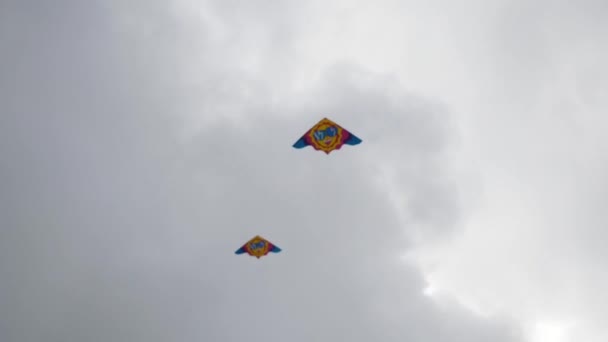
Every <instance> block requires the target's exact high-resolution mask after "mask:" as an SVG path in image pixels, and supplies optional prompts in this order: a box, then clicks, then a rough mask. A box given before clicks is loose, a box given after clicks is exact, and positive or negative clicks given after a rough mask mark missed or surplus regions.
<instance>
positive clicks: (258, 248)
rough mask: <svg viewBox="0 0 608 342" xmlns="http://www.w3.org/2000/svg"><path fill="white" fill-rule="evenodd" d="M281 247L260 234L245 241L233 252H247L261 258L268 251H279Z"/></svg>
mask: <svg viewBox="0 0 608 342" xmlns="http://www.w3.org/2000/svg"><path fill="white" fill-rule="evenodd" d="M280 251H281V249H280V248H279V247H277V246H275V245H274V244H272V243H271V242H270V241H268V240H266V239H264V238H263V237H261V236H259V235H258V236H255V237H254V238H253V239H251V240H249V241H247V243H246V244H244V245H243V246H242V247H241V248H239V249H237V250H236V252H234V254H243V253H247V254H249V255H251V256H254V257H256V258H258V259H259V258H261V257H263V256H265V255H266V254H268V253H269V252H273V253H279V252H280Z"/></svg>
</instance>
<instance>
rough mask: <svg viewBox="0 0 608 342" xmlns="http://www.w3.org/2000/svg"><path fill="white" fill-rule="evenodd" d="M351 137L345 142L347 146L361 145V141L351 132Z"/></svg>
mask: <svg viewBox="0 0 608 342" xmlns="http://www.w3.org/2000/svg"><path fill="white" fill-rule="evenodd" d="M348 134H349V136H348V139H346V141H345V142H344V143H345V144H347V145H358V144H360V143H361V141H362V140H361V139H359V138H357V137H356V136H355V135H354V134H352V133H351V132H348Z"/></svg>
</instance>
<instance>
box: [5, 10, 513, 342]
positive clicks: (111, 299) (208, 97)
mask: <svg viewBox="0 0 608 342" xmlns="http://www.w3.org/2000/svg"><path fill="white" fill-rule="evenodd" d="M144 5H145V7H144ZM165 5H166V4H164V3H162V2H159V3H152V4H149V3H147V2H146V3H145V4H143V3H139V4H138V3H136V2H135V3H127V4H121V5H112V6H110V5H106V6H105V7H102V6H93V5H91V4H87V6H85V5H84V4H81V3H78V2H65V3H64V4H63V6H60V5H59V4H57V3H55V4H54V6H49V7H48V8H43V7H40V6H37V7H31V8H26V6H22V5H16V4H12V5H5V7H7V11H3V12H2V13H3V14H2V17H1V19H3V20H0V21H1V22H3V23H5V24H4V25H5V26H8V28H9V30H4V31H3V32H4V33H3V34H2V36H1V39H2V40H1V44H2V47H3V50H4V51H8V53H7V55H6V56H5V57H6V58H3V62H2V64H0V73H2V74H3V75H9V77H3V78H2V80H0V87H1V89H2V98H0V103H2V112H3V115H2V125H1V128H0V133H1V134H0V136H1V138H0V139H2V144H1V147H0V149H1V153H2V156H3V158H2V160H3V161H2V168H1V170H2V171H1V180H0V182H1V186H2V189H3V191H2V193H1V195H0V203H2V208H1V209H0V210H1V217H2V230H1V231H0V272H1V273H0V274H1V278H2V279H3V281H2V284H0V303H1V304H2V305H1V306H0V337H1V339H2V340H3V341H11V342H12V341H18V342H22V341H23V342H28V341H40V340H45V341H168V340H172V341H173V340H178V341H188V340H194V339H197V340H205V341H236V340H241V339H243V338H247V337H251V336H256V337H260V336H264V337H265V338H266V337H276V338H280V339H289V340H290V341H326V340H347V339H349V340H352V341H370V340H371V341H403V340H410V339H411V340H421V341H445V340H448V339H449V340H450V341H488V340H491V341H519V340H520V339H519V338H518V337H517V335H516V334H514V333H512V331H511V330H512V326H511V323H510V322H508V321H507V320H502V319H496V320H493V319H486V318H480V317H476V316H474V315H473V314H471V313H469V312H466V311H465V310H463V309H462V308H460V307H459V306H458V305H457V304H454V303H448V304H447V305H445V306H438V305H437V304H436V303H435V302H433V301H432V300H431V299H429V298H427V297H424V296H423V295H422V293H421V291H422V289H423V287H424V285H425V284H424V282H423V280H422V277H421V274H420V272H419V271H418V270H417V269H416V268H414V267H413V266H411V265H404V264H402V262H401V261H400V254H402V253H403V251H404V250H405V249H406V248H407V247H408V245H409V242H408V235H407V232H408V229H411V228H408V226H405V227H404V226H403V222H402V221H400V220H399V218H398V215H397V213H396V212H395V209H394V208H393V206H392V205H393V204H392V203H391V202H390V200H389V199H388V197H387V194H386V189H383V188H382V187H380V186H379V185H378V184H377V183H376V180H377V178H378V175H379V169H378V167H379V165H385V166H386V167H387V168H390V169H392V170H394V171H395V172H396V174H397V177H396V183H395V184H396V185H395V186H398V187H399V188H400V189H402V191H404V192H406V193H408V194H409V197H410V198H409V199H408V201H409V203H410V204H409V205H408V208H410V210H411V215H410V216H409V217H410V219H409V221H408V222H409V223H410V224H412V225H414V224H417V223H419V222H427V223H428V226H429V227H431V228H433V229H434V230H433V232H434V233H438V232H448V231H449V230H450V229H451V227H450V221H452V220H457V219H458V201H457V200H456V195H455V194H454V192H453V190H452V189H450V186H449V182H447V181H446V179H445V175H443V174H442V172H441V169H440V167H441V153H442V152H441V151H442V149H443V146H444V145H445V144H446V140H445V139H446V138H445V136H446V135H447V134H449V132H450V130H451V128H450V126H449V125H444V124H443V122H444V120H443V119H444V118H446V116H445V115H446V114H445V113H446V112H445V110H444V109H442V108H440V106H437V105H435V104H434V103H433V101H430V100H429V101H427V100H420V99H418V98H417V97H416V96H413V95H408V94H405V93H403V92H402V91H401V90H400V87H399V86H398V84H395V82H392V81H391V80H390V79H386V78H384V77H382V76H377V75H373V74H371V73H369V72H366V71H365V70H364V69H362V68H359V67H356V66H352V65H348V64H338V65H337V66H336V67H335V68H334V69H332V70H329V71H327V72H326V75H327V76H325V77H324V78H322V79H321V81H320V82H319V85H318V86H317V87H316V89H314V90H312V91H310V92H309V93H307V94H305V95H307V97H306V98H305V99H304V100H299V101H296V102H292V98H286V97H281V96H279V97H278V99H277V94H276V93H275V92H272V91H270V90H267V89H269V88H270V85H268V81H264V80H259V79H256V77H255V73H253V76H252V74H246V73H245V74H243V75H242V77H239V76H240V75H239V72H242V71H238V70H237V71H234V70H232V71H230V70H229V69H230V68H225V69H224V68H222V67H221V66H218V65H219V64H216V63H219V62H218V61H219V60H221V54H222V53H221V51H220V52H216V54H215V56H210V57H209V58H210V60H211V62H209V64H208V65H206V66H204V67H200V66H198V65H193V66H192V67H193V68H194V69H196V68H199V67H200V68H201V69H199V71H200V70H202V71H203V73H204V71H206V70H208V71H209V76H208V78H207V79H206V80H207V81H208V82H211V81H214V80H217V81H218V82H219V81H221V82H223V83H212V84H208V85H207V86H206V87H201V85H200V84H196V85H192V84H189V83H188V81H187V80H184V79H181V81H180V75H181V74H180V73H182V72H183V71H184V70H186V69H187V68H185V67H184V66H183V65H181V66H178V65H177V64H178V63H179V62H180V61H184V59H183V58H182V57H180V54H181V53H184V52H185V51H187V50H188V47H187V46H185V45H184V42H182V41H180V40H179V37H185V36H187V34H186V33H188V32H190V31H189V30H191V29H192V28H189V27H187V26H186V27H185V28H184V26H181V25H180V24H178V21H177V19H176V17H173V16H170V15H167V14H165V11H166V8H167V7H168V6H165ZM89 6H93V7H89ZM294 15H295V14H294ZM5 18H6V19H7V20H8V21H5V20H4V19H5ZM6 22H10V26H9V25H8V24H6ZM182 30H186V32H182ZM182 33H183V34H184V35H182ZM201 39H202V40H204V41H205V42H204V43H203V44H202V46H203V47H206V48H209V50H210V51H211V48H213V47H216V46H214V43H213V40H212V39H211V38H205V36H204V35H203V36H202V38H201ZM176 41H177V42H176ZM186 45H187V44H186ZM197 48H198V47H197ZM214 58H217V59H214ZM224 75H225V76H226V77H223V76H224ZM182 82H183V83H182ZM382 84H384V86H381V85H382ZM216 85H219V87H218V86H216ZM218 88H219V89H218ZM199 90H200V91H199ZM232 90H234V91H232ZM250 94H254V95H255V96H254V97H255V99H254V100H253V101H251V95H250ZM386 94H393V95H386ZM279 95H280V94H279ZM201 99H202V100H201ZM199 106H201V107H199ZM197 108H200V110H199V113H200V115H201V116H205V117H212V116H214V115H217V112H216V111H218V110H222V109H224V110H226V113H228V114H230V113H234V112H236V113H240V114H242V116H241V117H240V119H238V120H231V119H228V118H216V121H215V122H213V123H206V124H205V125H204V126H202V128H200V129H199V130H193V132H196V134H191V135H190V137H189V138H184V136H183V135H182V134H183V131H182V128H183V126H184V125H187V124H188V123H189V122H191V121H189V120H190V119H191V118H192V115H193V114H194V113H196V112H197ZM293 108H300V109H297V110H294V109H293ZM286 113H287V114H286ZM324 115H327V116H329V117H331V118H333V119H335V120H336V121H337V122H338V123H340V124H343V125H344V126H345V127H346V128H347V129H349V130H351V131H353V132H354V133H355V134H357V135H359V136H360V137H361V138H363V139H364V143H363V144H362V145H359V146H356V147H350V146H346V147H343V148H342V150H340V151H337V152H335V153H332V154H331V155H330V156H326V155H324V154H323V153H320V152H315V151H312V149H310V148H308V149H305V150H294V149H293V148H291V144H292V143H293V142H294V141H295V140H296V139H297V138H298V137H300V136H301V135H302V134H303V133H304V131H305V130H306V129H307V128H308V127H310V126H311V125H312V124H313V123H314V122H315V121H316V120H318V119H320V118H321V116H324ZM429 222H430V223H429ZM255 234H261V235H263V236H265V237H266V238H268V239H269V240H271V241H273V242H275V243H276V244H278V245H279V246H280V247H282V248H283V250H284V251H283V252H282V253H281V254H278V255H270V256H268V257H266V258H264V259H262V260H254V259H253V258H249V257H247V256H235V255H234V254H233V251H234V250H235V249H236V248H238V247H239V246H240V245H241V244H242V243H244V242H245V241H246V240H247V239H249V238H250V237H251V236H253V235H255Z"/></svg>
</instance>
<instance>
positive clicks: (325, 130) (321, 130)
mask: <svg viewBox="0 0 608 342" xmlns="http://www.w3.org/2000/svg"><path fill="white" fill-rule="evenodd" d="M360 143H361V139H359V138H357V137H356V136H355V135H354V134H352V133H351V132H349V131H347V130H345V129H344V128H342V127H340V125H338V124H337V123H335V122H333V121H331V120H329V119H328V118H323V119H322V120H321V121H319V122H318V123H317V124H316V125H314V126H313V127H312V128H311V129H309V130H308V132H306V133H305V134H304V135H303V136H302V137H301V138H300V139H299V140H298V141H296V143H295V144H293V147H295V148H304V147H306V146H312V147H313V148H314V149H315V150H318V151H323V152H325V153H326V154H329V153H330V152H331V151H333V150H339V149H340V147H342V145H344V144H347V145H357V144H360Z"/></svg>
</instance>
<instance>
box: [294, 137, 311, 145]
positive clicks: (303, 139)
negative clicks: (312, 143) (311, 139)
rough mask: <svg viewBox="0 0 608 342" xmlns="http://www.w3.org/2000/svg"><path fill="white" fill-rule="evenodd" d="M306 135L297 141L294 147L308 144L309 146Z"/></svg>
mask: <svg viewBox="0 0 608 342" xmlns="http://www.w3.org/2000/svg"><path fill="white" fill-rule="evenodd" d="M305 137H306V136H302V137H301V138H300V139H299V140H298V141H296V143H295V144H293V147H295V148H304V147H306V146H308V143H307V142H306V138H305Z"/></svg>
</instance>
